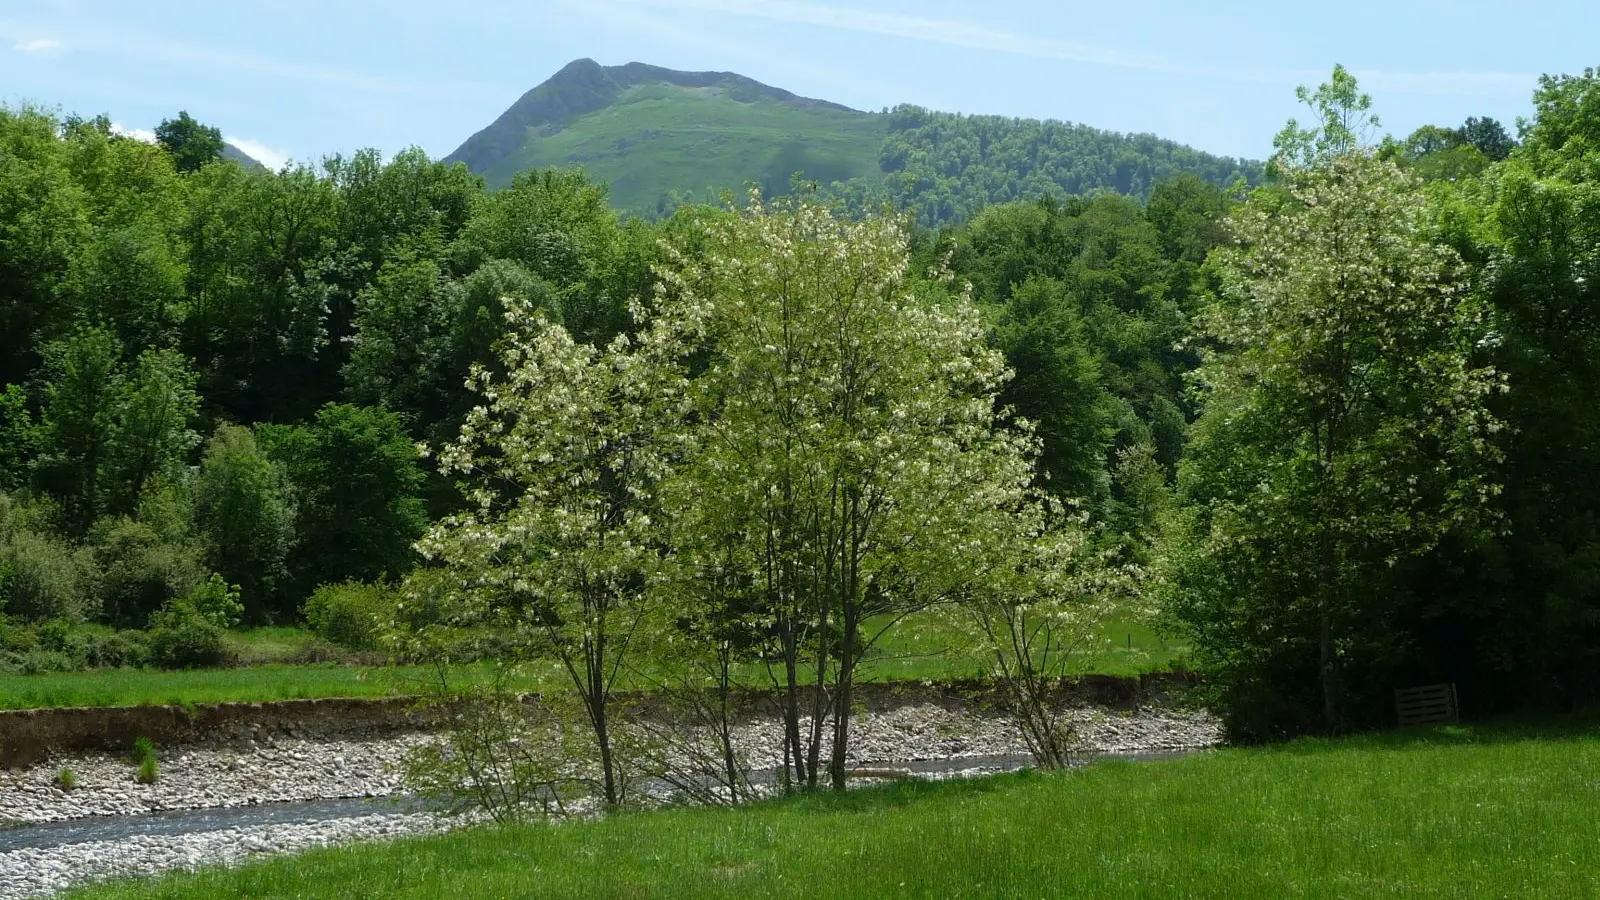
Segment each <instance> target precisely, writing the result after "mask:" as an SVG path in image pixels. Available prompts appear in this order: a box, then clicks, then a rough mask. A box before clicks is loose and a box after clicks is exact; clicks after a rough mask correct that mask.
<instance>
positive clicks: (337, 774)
mask: <svg viewBox="0 0 1600 900" xmlns="http://www.w3.org/2000/svg"><path fill="white" fill-rule="evenodd" d="M1071 717H1072V723H1073V727H1074V729H1075V730H1076V733H1077V734H1078V736H1079V739H1080V742H1081V749H1082V750H1084V751H1087V752H1100V753H1108V752H1109V753H1131V752H1150V751H1162V750H1184V749H1195V748H1201V747H1209V746H1213V745H1215V744H1217V743H1220V741H1221V737H1222V735H1221V729H1220V727H1219V725H1218V723H1217V722H1216V720H1215V719H1214V718H1212V717H1211V716H1210V715H1208V714H1207V713H1205V712H1204V711H1175V710H1168V709H1164V708H1159V707H1149V708H1141V709H1137V710H1129V711H1119V710H1109V709H1103V708H1097V707H1085V708H1081V709H1075V710H1072V711H1071ZM805 730H806V728H805V726H802V732H804V731H805ZM429 740H433V738H432V737H431V736H428V735H423V734H403V735H398V736H390V737H385V738H382V739H376V740H367V741H352V740H318V739H317V738H316V736H315V735H314V734H311V733H309V732H306V731H300V732H298V737H295V738H287V739H278V740H277V741H275V742H273V743H270V744H268V743H257V742H254V741H251V740H249V739H248V738H247V739H245V740H244V742H242V743H237V742H236V743H233V744H223V745H218V746H191V747H184V748H168V749H167V750H165V751H164V752H163V751H162V750H161V749H160V748H158V753H161V778H160V780H159V781H158V782H157V783H155V784H152V785H144V784H139V783H138V782H137V781H136V780H135V778H134V773H135V767H134V766H132V765H130V764H129V763H128V762H126V761H125V760H123V759H120V758H118V757H117V756H115V755H112V754H106V753H98V754H80V755H73V756H63V757H60V758H56V759H52V760H49V761H47V762H44V763H40V764H38V765H34V766H31V767H28V768H26V769H24V770H21V771H20V772H19V771H15V770H13V771H12V772H10V773H0V822H6V821H11V822H14V823H41V822H54V821H63V820H67V819H75V818H82V817H85V816H108V815H110V816H120V815H134V814H139V813H147V812H154V811H164V810H178V809H208V808H227V807H238V806H249V805H254V804H261V803H276V802H285V801H303V800H324V799H338V798H352V797H385V796H391V795H393V794H396V793H398V792H400V790H401V789H402V787H403V784H402V782H401V779H400V777H399V776H398V774H397V766H398V764H399V763H400V762H401V761H402V760H403V759H404V758H405V756H406V754H407V753H409V752H410V751H411V750H412V749H413V748H415V747H417V746H419V745H420V744H422V743H423V742H425V741H429ZM734 740H735V746H736V750H737V751H738V752H739V753H740V755H741V756H742V757H743V759H744V760H745V763H746V765H747V766H748V767H750V768H751V769H753V770H761V769H771V768H776V767H778V766H780V765H781V764H782V738H781V730H780V729H779V728H778V727H777V723H776V722H773V721H760V722H753V723H748V724H745V725H742V726H739V727H738V728H737V729H736V732H735V737H734ZM1027 752H1028V751H1027V745H1026V744H1025V743H1024V741H1023V739H1022V735H1021V733H1020V732H1019V731H1018V729H1017V727H1016V725H1015V724H1013V723H1012V721H1011V720H1009V719H1005V718H999V717H995V716H991V715H983V714H981V713H978V712H974V711H969V710H964V709H960V708H956V709H951V708H946V707H944V706H940V705H937V704H924V705H911V706H903V707H899V708H896V709H889V710H884V711H880V712H873V713H862V714H859V715H857V716H856V717H854V718H853V719H852V720H851V753H850V758H849V760H848V763H849V764H850V765H851V766H852V767H856V766H867V767H870V766H872V765H873V764H875V763H891V762H897V761H927V760H952V761H955V762H956V763H957V764H956V765H953V766H951V767H950V770H949V771H947V772H946V773H944V774H945V775H946V776H948V775H949V774H950V773H951V772H961V773H965V774H970V775H979V774H986V773H987V772H989V771H992V769H989V768H984V767H982V766H975V767H971V768H968V767H962V766H960V765H959V761H960V760H961V759H963V758H974V757H992V756H1011V755H1018V754H1026V753H1027ZM63 767H68V768H71V769H72V771H73V774H74V775H75V777H76V779H77V783H78V787H77V788H76V789H74V790H72V791H63V790H62V789H61V788H59V787H58V786H57V785H56V783H55V779H56V774H57V772H59V771H60V770H61V769H62V768H63ZM443 827H445V823H444V821H443V820H441V819H439V818H437V817H435V816H432V815H427V814H414V815H374V816H365V817H359V818H351V819H338V820H333V821H328V822H318V823H309V824H290V825H262V826H255V827H250V828H234V829H226V830H221V831H212V832H202V833H197V834H186V835H162V836H154V835H149V836H139V837H134V838H131V839H128V840H125V841H116V842H86V843H81V844H72V845H67V846H63V847H54V848H51V849H49V850H18V851H12V852H9V853H0V900H23V898H33V897H43V896H48V895H50V894H52V893H55V892H57V891H60V890H62V889H64V888H66V887H68V886H71V885H76V884H80V883H83V882H87V881H96V880H101V879H105V878H120V877H130V876H136V875H148V874H153V873H157V872H161V871H166V870H168V869H174V868H194V867H197V866H210V865H234V864H237V863H239V862H241V861H243V860H245V859H248V858H251V857H258V856H261V855H264V854H275V853H293V852H297V851H300V850H304V849H307V848H311V847H318V846H325V845H329V844H336V843H347V842H350V841H361V840H372V839H377V838H388V837H396V836H403V835H411V834H424V833H429V832H433V831H438V830H440V829H441V828H443Z"/></svg>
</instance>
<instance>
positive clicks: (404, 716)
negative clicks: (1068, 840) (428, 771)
mask: <svg viewBox="0 0 1600 900" xmlns="http://www.w3.org/2000/svg"><path fill="white" fill-rule="evenodd" d="M1193 682H1194V679H1193V676H1190V675H1186V674H1154V675H1144V676H1140V677H1138V678H1120V677H1113V676H1108V675H1091V676H1086V677H1083V678H1079V679H1075V680H1073V681H1072V682H1070V683H1069V684H1066V685H1064V686H1063V691H1062V701H1063V702H1066V703H1077V704H1090V705H1095V706H1107V707H1113V708H1116V707H1136V706H1139V705H1141V704H1144V703H1146V702H1149V701H1151V700H1155V699H1159V698H1160V697H1162V696H1163V695H1165V694H1166V693H1167V692H1168V691H1169V690H1171V689H1172V688H1174V687H1177V686H1180V685H1185V684H1192V683H1193ZM855 694H856V700H857V702H858V703H860V704H861V705H863V706H865V707H866V708H867V709H868V710H871V711H881V710H888V709H894V708H897V707H900V706H906V705H914V704H927V703H937V704H942V705H951V706H956V707H963V708H964V707H968V706H992V707H995V708H997V709H998V708H1003V707H1004V706H1005V698H1004V695H1003V694H1002V693H1001V692H1000V691H999V690H998V689H997V688H996V687H995V686H994V685H992V684H989V683H986V682H976V681H960V682H948V683H932V682H889V683H876V682H868V683H860V684H857V685H856V686H855ZM621 699H622V700H623V701H624V702H627V701H629V700H631V701H633V702H636V703H638V704H639V705H640V707H641V708H642V709H643V710H644V711H645V712H646V714H648V711H649V708H650V707H651V706H653V705H654V704H653V702H652V698H651V697H649V696H647V695H639V696H633V697H624V698H621ZM740 699H741V706H742V707H743V708H744V710H745V712H746V713H747V714H748V715H751V716H754V715H759V714H762V713H767V712H770V711H771V709H772V704H773V702H774V697H773V696H772V695H770V694H766V693H759V692H752V693H748V694H745V695H743V696H742V697H741V698H740ZM529 702H535V703H536V702H538V698H537V697H530V698H529ZM415 705H416V701H415V699H414V698H409V697H392V698H382V699H328V700H280V701H274V702H270V703H214V704H203V705H197V706H192V707H183V706H117V707H76V708H69V709H25V710H3V711H0V768H21V767H23V766H27V765H30V764H32V763H35V762H38V761H39V760H42V759H45V758H48V757H49V756H51V755H52V754H56V753H72V752H78V751H84V750H110V751H117V750H124V749H127V748H128V747H130V746H132V744H133V741H134V739H135V738H138V737H147V738H149V739H150V740H152V741H154V742H155V743H156V744H158V745H162V746H174V745H181V744H194V743H208V742H216V741H230V740H242V739H245V738H258V739H259V738H261V737H264V736H267V735H287V736H290V737H306V738H311V737H315V738H345V739H349V738H351V737H363V738H364V737H378V736H381V735H385V734H393V733H395V732H399V731H411V730H426V729H428V728H429V727H430V723H429V721H428V720H427V717H426V716H425V715H422V714H419V713H418V712H417V711H416V709H415V708H414V707H415Z"/></svg>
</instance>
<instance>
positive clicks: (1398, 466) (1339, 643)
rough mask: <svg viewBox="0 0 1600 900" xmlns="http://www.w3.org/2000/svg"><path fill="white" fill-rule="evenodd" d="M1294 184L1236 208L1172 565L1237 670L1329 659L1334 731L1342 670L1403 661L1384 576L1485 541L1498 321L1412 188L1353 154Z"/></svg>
mask: <svg viewBox="0 0 1600 900" xmlns="http://www.w3.org/2000/svg"><path fill="white" fill-rule="evenodd" d="M1285 187H1286V190H1285V191H1284V192H1282V193H1274V194H1270V195H1269V194H1265V193H1262V194H1258V195H1257V196H1256V197H1255V198H1254V199H1253V200H1252V201H1251V202H1250V203H1248V204H1246V205H1245V206H1244V207H1242V208H1241V209H1240V210H1238V211H1237V212H1236V213H1235V214H1234V216H1233V217H1232V219H1231V220H1230V226H1231V229H1232V232H1233V238H1234V240H1233V243H1232V244H1231V245H1230V246H1228V247H1226V248H1224V249H1222V250H1221V251H1219V253H1218V254H1217V256H1216V257H1215V258H1214V261H1215V263H1216V269H1217V272H1218V274H1219V277H1220V280H1221V294H1220V296H1219V297H1218V299H1217V301H1216V302H1215V303H1214V304H1213V306H1212V307H1211V309H1210V310H1209V312H1208V314H1207V315H1206V317H1205V320H1204V323H1203V325H1204V331H1205V334H1206V336H1207V338H1208V340H1209V342H1210V344H1211V345H1212V346H1213V347H1214V348H1215V349H1213V350H1211V351H1209V352H1208V353H1207V354H1206V355H1205V362H1204V365H1203V366H1202V367H1201V369H1200V370H1199V371H1198V372H1197V373H1196V383H1197V385H1198V387H1199V390H1200V396H1201V398H1202V399H1203V400H1204V403H1205V407H1204V412H1203V414H1202V416H1201V418H1200V420H1199V422H1198V423H1197V425H1196V427H1195V431H1194V442H1193V445H1192V452H1191V455H1190V458H1189V459H1188V460H1187V461H1186V463H1185V466H1184V469H1183V472H1182V477H1181V481H1182V484H1183V486H1184V491H1185V494H1186V496H1185V499H1186V501H1187V502H1188V504H1189V509H1188V516H1189V522H1188V529H1189V530H1188V537H1187V539H1186V540H1185V541H1183V542H1181V544H1182V547H1183V549H1182V550H1181V551H1180V552H1179V553H1177V554H1176V555H1175V556H1174V557H1173V560H1174V562H1175V563H1176V565H1177V566H1178V568H1179V570H1180V571H1181V572H1182V576H1181V578H1180V580H1181V582H1182V594H1181V598H1180V599H1181V612H1182V614H1183V615H1184V616H1185V618H1187V619H1188V620H1189V621H1190V623H1191V624H1192V625H1195V626H1196V628H1197V631H1198V636H1199V643H1200V645H1201V646H1202V648H1207V649H1209V650H1210V651H1211V652H1212V653H1213V654H1223V655H1224V656H1226V657H1227V659H1229V660H1231V661H1232V664H1234V665H1237V666H1239V667H1240V668H1239V669H1238V670H1237V671H1238V672H1242V671H1245V670H1249V669H1250V667H1251V666H1252V665H1257V664H1259V661H1260V660H1261V659H1262V658H1263V657H1262V656H1261V654H1265V655H1266V656H1267V657H1270V656H1272V655H1273V654H1277V653H1284V652H1288V653H1290V654H1291V655H1292V653H1293V652H1294V651H1293V650H1292V648H1294V647H1304V646H1306V643H1305V642H1309V646H1310V647H1313V648H1317V647H1320V651H1317V650H1313V651H1312V652H1316V653H1318V655H1319V656H1320V670H1321V677H1320V680H1321V683H1322V690H1323V700H1324V703H1323V706H1324V709H1323V713H1324V717H1325V719H1326V724H1328V725H1330V726H1334V725H1337V724H1338V722H1339V721H1340V719H1341V718H1342V712H1341V709H1342V704H1343V695H1344V692H1345V691H1344V687H1343V686H1342V678H1343V675H1342V673H1343V672H1344V671H1345V670H1346V669H1347V668H1349V667H1350V666H1352V665H1358V664H1365V663H1367V662H1371V660H1372V659H1373V658H1376V657H1380V656H1382V655H1383V654H1385V653H1388V652H1390V651H1389V650H1387V649H1384V648H1382V647H1380V645H1381V644H1383V642H1385V641H1387V640H1388V637H1386V635H1388V634H1392V633H1393V631H1392V630H1391V629H1386V628H1385V627H1384V626H1383V625H1382V624H1381V622H1382V609H1383V605H1382V603H1381V601H1379V602H1376V603H1375V602H1374V601H1377V600H1378V597H1376V596H1375V592H1381V591H1382V590H1383V589H1384V588H1383V585H1384V577H1385V576H1384V573H1385V572H1387V571H1388V569H1389V568H1390V567H1392V566H1395V565H1396V564H1397V563H1398V562H1400V561H1401V560H1402V559H1404V558H1406V557H1408V556H1410V555H1414V554H1418V553H1421V552H1424V551H1426V550H1428V549H1429V548H1431V547H1433V546H1435V545H1436V544H1437V543H1438V541H1439V540H1440V539H1441V537H1442V536H1443V535H1444V534H1446V533H1447V532H1450V531H1461V532H1463V533H1465V532H1468V531H1471V530H1472V529H1474V528H1476V527H1479V526H1480V525H1482V524H1483V521H1484V518H1485V516H1486V515H1487V512H1486V510H1487V508H1488V507H1489V506H1490V499H1491V497H1493V496H1494V494H1495V493H1496V492H1497V491H1498V488H1497V486H1496V484H1495V483H1494V479H1493V477H1492V464H1493V463H1494V462H1495V461H1496V459H1497V450H1496V448H1495V445H1494V444H1493V442H1492V436H1493V435H1494V433H1495V432H1496V431H1497V430H1498V429H1499V428H1500V424H1499V422H1498V421H1497V420H1496V419H1495V418H1494V416H1493V415H1492V414H1491V413H1490V412H1489V410H1488V408H1487V406H1486V400H1487V398H1488V396H1489V394H1490V393H1491V391H1495V390H1505V389H1506V386H1505V382H1504V379H1503V377H1502V376H1501V375H1499V374H1498V373H1496V372H1495V371H1494V370H1493V369H1491V368H1483V367H1479V366H1477V365H1475V363H1474V361H1473V348H1474V343H1475V342H1476V341H1479V340H1482V339H1485V338H1486V337H1487V328H1486V326H1485V324H1484V321H1483V316H1482V310H1481V308H1480V307H1479V306H1477V305H1476V304H1473V303H1471V302H1469V301H1468V300H1467V298H1466V297H1465V295H1464V293H1463V289H1462V282H1461V268H1462V267H1461V263H1460V260H1459V259H1458V258H1457V256H1456V254H1455V253H1454V252H1453V251H1451V250H1450V249H1448V248H1446V247H1442V246H1439V245H1435V244H1433V243H1431V242H1430V239H1429V233H1428V229H1427V225H1428V209H1427V206H1426V201H1425V199H1424V197H1423V195H1422V194H1421V193H1420V191H1419V190H1418V189H1417V188H1416V186H1415V182H1414V181H1413V180H1412V179H1411V178H1410V177H1409V176H1407V175H1405V174H1404V173H1402V172H1401V171H1400V170H1398V169H1396V168H1395V167H1394V166H1393V165H1391V164H1389V163H1386V162H1379V161H1376V160H1374V159H1372V158H1371V157H1369V156H1367V155H1365V154H1362V153H1342V154H1340V155H1337V156H1334V157H1332V158H1331V159H1329V160H1327V161H1325V162H1323V163H1321V164H1319V165H1318V166H1317V167H1316V168H1314V169H1309V170H1300V171H1295V172H1293V173H1291V177H1290V179H1289V180H1288V182H1287V184H1286V185H1285ZM1358 631H1359V632H1360V633H1359V634H1358ZM1358 658H1359V659H1358ZM1247 659H1255V660H1256V661H1257V662H1256V663H1250V664H1247V663H1245V662H1243V660H1247ZM1255 671H1256V674H1257V675H1258V676H1259V675H1260V670H1255ZM1262 677H1266V676H1262ZM1280 677H1281V676H1280Z"/></svg>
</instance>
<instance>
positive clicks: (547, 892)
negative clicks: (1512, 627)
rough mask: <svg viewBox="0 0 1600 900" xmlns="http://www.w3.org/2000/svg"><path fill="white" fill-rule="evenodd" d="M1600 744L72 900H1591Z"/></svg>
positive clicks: (1275, 754)
mask: <svg viewBox="0 0 1600 900" xmlns="http://www.w3.org/2000/svg"><path fill="white" fill-rule="evenodd" d="M1595 724H1596V723H1595V722H1594V721H1593V720H1589V721H1587V722H1580V723H1575V724H1570V725H1568V726H1566V727H1564V728H1560V729H1556V730H1554V731H1548V732H1545V733H1540V732H1537V731H1531V732H1530V731H1516V730H1501V731H1488V732H1478V731H1474V730H1472V729H1466V728H1449V729H1434V730H1424V731H1414V732H1410V733H1406V734H1401V735H1399V736H1387V737H1381V738H1364V739H1352V740H1346V741H1339V742H1330V741H1307V742H1299V743H1295V744H1290V745H1287V746H1284V747H1281V748H1275V749H1264V750H1226V751H1218V752H1214V753H1208V754H1203V755H1200V756H1196V757H1191V758H1188V759H1181V760H1175V761H1170V762H1160V763H1102V764H1098V765H1095V766H1092V767H1090V768H1088V769H1086V770H1082V771H1078V772H1072V773H1066V774H1054V775H1039V774H1028V773H1023V774H1020V775H1016V776H1006V777H1000V778H993V779H988V780H984V781H978V782H969V783H953V784H914V783H913V784H901V785H896V786H892V787H886V788H879V789H871V790H863V791H857V792H852V793H851V794H850V795H848V796H844V797H835V796H831V795H830V796H822V797H803V798H798V799H793V800H784V801H775V802H771V803H767V804H762V805H758V806H754V807H749V808H746V809H742V810H707V809H698V810H697V809H679V810H671V811H666V812H657V813H641V814H635V815H625V816H618V817H615V818H611V819H608V820H605V821H599V822H592V823H586V824H577V825H568V826H559V827H533V828H526V829H520V830H508V831H493V830H475V831H467V832H461V833H457V834H454V835H449V836H445V837H439V838H428V839H421V840H412V841H406V842H401V843H394V844H377V845H368V846H362V847H353V848H346V849H335V850H324V851H317V852H313V853H308V854H305V855H303V856H298V857H293V858H286V859H278V860H270V861H265V862H262V863H257V864H254V865H250V866H247V867H244V868H240V869H232V870H223V869H216V870H207V871H203V872H200V873H197V874H181V875H174V876H171V877H168V878H165V879H162V880H158V881H153V882H132V883H125V884H121V885H110V886H103V887H99V888H95V889H91V890H88V891H84V892H79V893H75V894H72V895H70V896H71V897H74V898H79V900H90V898H93V900H111V898H119V900H120V898H135V897H156V898H196V900H206V898H219V900H220V898H233V897H253V898H275V897H281V898H314V897H329V898H333V897H354V898H389V897H395V898H418V900H421V898H433V897H461V898H479V897H549V898H567V897H570V898H600V897H608V898H609V897H631V898H663V900H666V898H737V900H752V898H764V897H802V898H838V900H848V898H861V900H867V898H872V900H877V898H884V897H926V898H935V897H938V898H950V897H973V898H978V897H1006V898H1010V897H1015V898H1023V897H1026V898H1043V897H1062V898H1069V897H1071V898H1076V897H1082V898H1106V900H1133V898H1140V900H1145V898H1148V900H1158V898H1159V900H1169V898H1225V897H1226V898H1232V897H1245V898H1252V897H1260V898H1279V897H1296V898H1367V897H1434V898H1452V900H1454V898H1476V897H1496V898H1501V897H1506V898H1509V897H1518V898H1521V897H1550V898H1563V897H1573V898H1578V897H1595V896H1600V841H1597V840H1596V838H1595V832H1594V817H1595V811H1596V810H1597V809H1600V781H1597V777H1596V773H1600V737H1597V732H1596V730H1595V729H1594V728H1593V727H1592V726H1594V725H1595ZM1583 726H1590V727H1587V728H1586V727H1583Z"/></svg>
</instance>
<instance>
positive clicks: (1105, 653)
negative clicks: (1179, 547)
mask: <svg viewBox="0 0 1600 900" xmlns="http://www.w3.org/2000/svg"><path fill="white" fill-rule="evenodd" d="M1103 637H1104V646H1103V648H1102V649H1101V650H1100V651H1099V652H1098V653H1096V654H1095V655H1094V656H1093V657H1087V658H1085V659H1084V661H1083V670H1084V671H1086V672H1096V673H1100V674H1105V675H1138V674H1141V673H1144V672H1155V671H1163V670H1168V669H1170V668H1172V666H1173V664H1174V663H1175V662H1178V661H1181V660H1182V659H1184V658H1185V657H1186V656H1187V654H1188V647H1187V646H1185V645H1184V644H1182V643H1179V642H1174V641H1173V640H1172V639H1171V638H1168V637H1164V636H1163V635H1161V634H1160V633H1159V632H1157V631H1155V630H1154V629H1152V628H1150V627H1149V626H1147V625H1144V624H1142V623H1139V622H1136V621H1121V620H1113V621H1110V622H1107V623H1106V625H1105V627H1104V634H1103ZM963 640H964V639H962V638H961V637H960V636H959V635H958V633H957V632H955V631H953V630H950V629H948V628H946V627H941V626H940V625H939V624H938V623H937V621H936V620H929V621H926V622H917V621H908V622H906V623H905V624H904V626H902V627H899V628H897V629H896V630H895V631H892V632H891V633H890V634H889V635H888V636H887V637H886V639H885V641H883V642H880V644H879V645H878V646H877V647H875V648H874V651H873V653H872V656H871V658H870V659H869V661H868V663H867V665H866V668H865V670H864V672H863V680H871V681H891V680H923V679H928V680H946V679H956V678H972V677H974V676H977V675H979V674H981V673H983V672H985V671H987V668H988V660H987V659H985V658H984V657H983V656H982V654H979V653H977V652H975V651H974V650H972V649H971V648H970V647H965V646H963ZM228 641H229V649H230V651H231V652H232V654H233V655H234V656H235V657H236V658H238V659H239V660H240V661H241V663H244V665H241V666H239V667H237V668H227V669H202V670H196V671H186V672H165V671H159V670H154V669H101V670H96V671H91V672H71V673H63V674H50V675H9V674H4V673H0V709H34V708H42V707H60V706H143V705H152V704H178V705H192V704H199V703H222V702H229V701H241V702H261V701H268V700H302V699H315V698H327V697H381V696H384V695H386V694H389V693H393V692H395V691H396V690H398V691H401V692H404V691H405V687H406V682H407V681H408V680H411V679H415V678H417V677H419V676H420V674H421V672H420V670H417V669H410V668H406V667H398V668H371V667H362V666H356V665H343V664H338V663H332V662H330V663H315V664H294V663H293V661H295V660H300V659H304V658H306V655H307V653H308V652H310V651H311V650H313V649H316V648H318V647H321V648H323V649H324V651H326V650H327V649H328V648H327V646H326V645H325V644H321V643H320V642H319V641H318V640H317V639H316V638H315V637H313V636H312V635H311V634H310V633H308V632H306V631H303V630H301V629H296V628H253V629H249V630H245V631H238V632H233V633H232V634H230V635H229V638H228ZM333 652H334V653H335V655H337V651H333ZM747 674H748V675H749V677H750V680H751V681H753V682H755V683H763V682H764V676H761V677H757V675H758V673H756V672H755V671H754V669H753V668H752V670H751V671H750V672H749V673H747ZM566 685H567V682H566V681H565V676H564V675H563V674H562V673H561V672H559V671H557V670H556V669H555V668H554V667H550V668H548V669H545V670H540V671H538V672H536V673H533V674H530V675H529V676H528V677H527V678H526V679H525V680H524V687H525V689H527V690H546V689H550V688H556V689H560V688H564V687H566ZM641 686H642V685H641Z"/></svg>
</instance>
